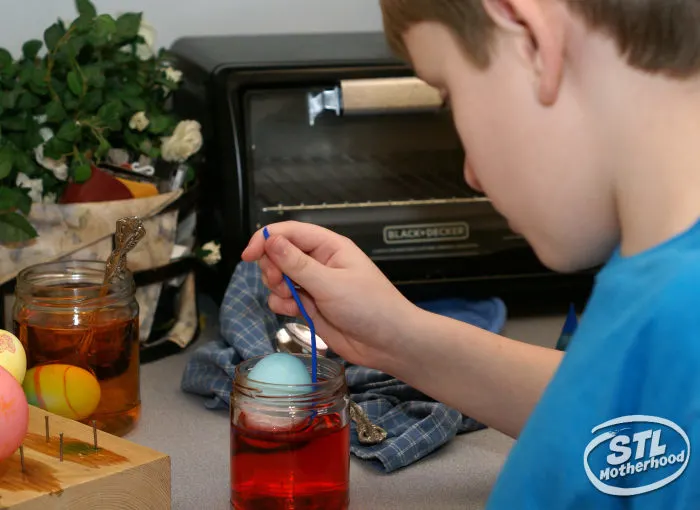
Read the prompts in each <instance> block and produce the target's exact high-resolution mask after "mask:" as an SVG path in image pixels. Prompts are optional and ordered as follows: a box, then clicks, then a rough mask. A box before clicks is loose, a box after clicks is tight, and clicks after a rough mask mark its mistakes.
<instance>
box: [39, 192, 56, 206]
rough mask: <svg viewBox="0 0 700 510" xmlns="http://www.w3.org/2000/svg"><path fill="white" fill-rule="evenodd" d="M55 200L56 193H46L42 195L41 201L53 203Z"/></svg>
mask: <svg viewBox="0 0 700 510" xmlns="http://www.w3.org/2000/svg"><path fill="white" fill-rule="evenodd" d="M56 200H58V197H57V196H56V193H47V194H46V195H44V200H42V202H44V203H45V204H55V203H56Z"/></svg>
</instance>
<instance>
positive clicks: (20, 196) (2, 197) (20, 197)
mask: <svg viewBox="0 0 700 510" xmlns="http://www.w3.org/2000/svg"><path fill="white" fill-rule="evenodd" d="M31 208H32V200H31V198H29V196H27V193H26V192H25V191H23V190H21V189H19V188H8V187H6V186H3V187H0V211H3V212H5V211H13V210H15V209H17V210H19V211H21V212H22V213H24V214H29V211H30V210H31Z"/></svg>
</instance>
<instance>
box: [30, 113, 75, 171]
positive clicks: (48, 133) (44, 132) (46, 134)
mask: <svg viewBox="0 0 700 510" xmlns="http://www.w3.org/2000/svg"><path fill="white" fill-rule="evenodd" d="M35 119H36V120H37V122H46V117H45V116H41V117H35ZM39 135H40V136H41V138H42V139H43V140H44V143H43V144H40V145H37V146H36V147H35V148H34V159H36V162H37V163H38V164H39V165H41V166H42V167H44V168H46V169H47V170H51V171H52V172H53V174H54V175H55V176H56V179H58V180H59V181H65V180H66V179H68V165H66V158H65V156H64V157H62V158H61V159H60V160H58V161H57V160H55V159H51V158H48V157H45V156H44V144H45V143H46V142H48V141H49V140H51V138H53V131H52V130H51V129H50V128H47V127H42V128H41V129H40V130H39Z"/></svg>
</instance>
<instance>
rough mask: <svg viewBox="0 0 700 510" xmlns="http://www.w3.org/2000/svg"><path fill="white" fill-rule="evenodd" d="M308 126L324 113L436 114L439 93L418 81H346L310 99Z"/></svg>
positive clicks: (383, 79) (416, 79)
mask: <svg viewBox="0 0 700 510" xmlns="http://www.w3.org/2000/svg"><path fill="white" fill-rule="evenodd" d="M307 100H308V110H309V125H311V126H313V125H315V124H316V119H317V118H318V117H319V116H320V115H321V114H322V113H324V112H326V111H330V112H334V113H335V114H336V116H341V115H361V114H374V115H381V114H389V113H409V112H410V113H413V112H419V111H437V110H439V109H440V108H442V106H443V104H444V100H443V98H442V96H441V94H440V92H439V91H438V90H437V89H435V88H434V87H431V86H430V85H428V84H427V83H425V82H424V81H422V80H420V79H418V78H381V79H367V80H344V81H341V82H340V85H339V86H336V87H333V88H331V89H327V90H324V91H322V92H320V93H318V94H314V93H309V94H308V96H307Z"/></svg>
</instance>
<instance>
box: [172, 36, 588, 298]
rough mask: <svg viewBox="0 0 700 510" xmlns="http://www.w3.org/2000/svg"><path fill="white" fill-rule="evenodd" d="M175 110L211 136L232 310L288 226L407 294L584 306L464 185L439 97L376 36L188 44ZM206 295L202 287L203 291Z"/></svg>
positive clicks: (214, 209)
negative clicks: (346, 246)
mask: <svg viewBox="0 0 700 510" xmlns="http://www.w3.org/2000/svg"><path fill="white" fill-rule="evenodd" d="M171 51H172V53H173V55H174V58H175V59H176V61H177V66H178V67H179V69H181V70H182V71H183V74H184V78H183V84H182V87H181V90H180V91H179V92H178V93H177V95H176V97H175V100H174V101H175V102H174V106H175V109H176V111H177V112H178V113H179V114H180V115H182V116H184V117H187V118H194V119H197V120H199V121H200V123H201V124H202V127H203V129H202V132H203V136H204V143H205V148H204V161H203V163H202V167H201V168H199V169H198V175H199V176H200V180H201V182H200V185H201V196H202V199H201V204H200V215H199V220H198V224H199V227H198V228H199V236H200V238H201V239H202V240H203V241H206V240H209V239H217V240H220V242H221V246H222V257H223V259H222V262H221V263H220V264H219V266H218V268H217V271H216V273H215V274H213V275H211V277H210V278H209V279H208V280H209V285H207V287H208V288H209V289H211V291H212V292H214V293H216V294H217V295H219V296H220V295H221V293H222V292H223V290H224V289H225V286H226V284H227V283H228V281H229V279H230V276H231V274H232V272H233V270H234V269H235V267H236V264H237V263H238V261H239V260H240V253H241V251H242V249H243V248H244V247H245V245H246V244H247V241H248V239H249V237H250V235H251V234H252V233H253V232H254V231H255V230H256V229H257V228H259V227H261V226H263V225H266V224H270V223H273V222H277V221H283V220H299V221H304V222H311V223H315V224H318V225H323V226H325V227H328V228H330V229H332V230H334V231H336V232H339V233H341V234H343V235H345V236H347V237H349V238H351V239H353V240H354V241H355V242H356V243H357V244H358V246H360V247H361V248H362V249H363V250H364V251H365V252H366V253H367V254H368V255H369V256H370V257H371V258H372V259H373V260H374V261H375V262H376V263H377V265H378V266H379V267H380V268H381V269H382V271H383V272H384V273H385V274H386V275H387V276H388V277H389V278H390V279H391V280H392V281H393V282H394V283H395V284H396V285H397V286H398V287H399V288H400V289H401V290H402V291H403V292H404V293H406V294H407V295H409V296H410V297H414V298H416V299H419V298H428V297H433V296H445V295H447V294H460V295H465V293H466V294H468V295H474V296H477V295H498V296H501V297H503V298H504V299H506V300H508V299H515V298H517V297H524V298H525V301H526V302H531V301H532V300H533V296H539V298H540V299H544V298H546V297H555V298H556V301H557V302H558V303H559V305H560V306H562V310H564V306H565V305H562V301H561V299H562V298H563V299H565V300H567V301H566V302H567V303H568V301H577V300H579V299H581V298H585V296H586V295H587V293H588V292H589V288H590V283H591V274H590V273H586V274H575V275H557V274H553V273H552V272H550V271H548V270H547V269H545V268H544V267H543V266H542V265H541V264H540V263H539V262H538V261H537V259H536V257H535V256H534V254H533V252H532V250H531V249H530V248H529V247H528V245H527V243H526V242H525V241H524V240H523V239H522V238H521V237H520V236H518V235H516V234H514V233H513V232H512V231H510V230H509V228H508V225H507V223H506V221H505V220H504V219H503V218H502V217H501V216H500V215H499V214H498V213H496V212H495V211H494V209H493V207H492V206H491V204H490V202H489V200H488V199H487V198H486V197H484V196H482V195H481V194H479V193H477V192H475V191H474V190H472V189H470V188H469V187H468V186H467V185H466V184H465V181H464V178H463V171H462V168H463V164H464V155H465V154H464V151H463V149H462V147H461V145H460V142H459V139H458V137H457V134H456V131H455V129H454V125H453V122H452V119H451V115H450V112H449V111H447V110H446V109H445V108H443V106H442V104H441V99H440V97H439V94H438V93H437V91H435V90H434V89H432V88H431V87H429V86H428V85H427V84H425V83H424V82H422V81H420V80H419V79H417V78H416V77H415V75H414V74H413V73H412V71H411V69H410V68H409V67H408V66H407V65H406V64H405V63H403V62H401V61H399V60H397V59H395V58H394V57H393V56H392V55H391V53H390V51H389V49H388V47H387V45H386V43H385V40H384V37H383V35H382V34H379V33H356V34H310V35H275V36H233V37H189V38H183V39H180V40H178V41H176V43H175V44H174V45H173V47H172V50H171ZM205 285H206V284H205Z"/></svg>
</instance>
